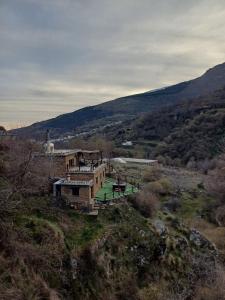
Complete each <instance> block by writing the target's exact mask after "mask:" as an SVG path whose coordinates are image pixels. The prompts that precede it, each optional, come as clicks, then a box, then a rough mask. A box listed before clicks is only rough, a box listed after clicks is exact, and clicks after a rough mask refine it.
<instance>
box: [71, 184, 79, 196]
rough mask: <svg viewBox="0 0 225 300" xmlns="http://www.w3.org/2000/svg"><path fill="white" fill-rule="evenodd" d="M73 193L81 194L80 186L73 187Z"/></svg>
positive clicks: (75, 194)
mask: <svg viewBox="0 0 225 300" xmlns="http://www.w3.org/2000/svg"><path fill="white" fill-rule="evenodd" d="M72 195H73V196H79V195H80V188H79V187H77V186H75V187H72Z"/></svg>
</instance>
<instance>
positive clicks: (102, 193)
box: [95, 178, 138, 202]
mask: <svg viewBox="0 0 225 300" xmlns="http://www.w3.org/2000/svg"><path fill="white" fill-rule="evenodd" d="M114 183H116V180H114V179H112V178H106V181H105V183H104V185H103V187H102V188H101V189H100V190H99V191H98V192H97V194H96V197H95V199H96V201H97V202H105V201H110V200H113V199H118V198H120V197H122V196H128V195H130V194H133V193H136V192H138V189H137V188H136V187H135V186H133V185H131V184H129V183H127V186H126V191H125V192H124V193H123V192H113V189H112V186H113V184H114Z"/></svg>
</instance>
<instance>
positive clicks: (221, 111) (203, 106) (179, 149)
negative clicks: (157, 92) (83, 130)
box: [105, 89, 225, 165]
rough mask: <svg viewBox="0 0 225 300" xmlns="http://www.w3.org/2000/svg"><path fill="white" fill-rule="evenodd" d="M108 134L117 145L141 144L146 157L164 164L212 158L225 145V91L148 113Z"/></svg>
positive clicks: (113, 129)
mask: <svg viewBox="0 0 225 300" xmlns="http://www.w3.org/2000/svg"><path fill="white" fill-rule="evenodd" d="M105 135H106V136H107V135H108V137H110V139H114V141H115V142H116V143H117V145H118V146H119V145H121V143H122V142H123V141H124V140H131V141H133V143H134V145H140V146H142V149H143V151H144V155H145V156H147V155H148V156H149V157H151V158H153V157H155V158H159V159H160V160H161V161H162V162H163V163H175V164H177V165H186V164H187V163H189V162H192V164H193V163H195V162H199V161H205V160H209V159H212V158H213V157H215V156H216V155H218V154H220V153H221V152H223V150H224V146H225V144H224V138H225V90H224V89H223V90H220V91H218V92H215V93H213V94H212V95H209V96H208V97H203V98H199V99H198V101H196V100H194V101H183V102H181V103H180V104H177V105H175V106H171V107H168V108H166V109H163V110H161V111H158V112H155V113H150V114H146V115H144V116H142V117H140V118H137V119H133V120H132V121H131V122H126V123H124V126H121V125H120V126H119V128H116V127H114V128H112V129H111V131H110V130H107V132H106V131H105ZM131 155H132V153H131Z"/></svg>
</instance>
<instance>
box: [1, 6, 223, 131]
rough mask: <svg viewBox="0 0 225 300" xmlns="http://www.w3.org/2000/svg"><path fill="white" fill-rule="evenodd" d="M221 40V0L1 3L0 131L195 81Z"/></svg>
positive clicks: (219, 54) (218, 54)
mask: <svg viewBox="0 0 225 300" xmlns="http://www.w3.org/2000/svg"><path fill="white" fill-rule="evenodd" d="M224 37H225V1H224V0H188V1H187V0H0V125H5V126H7V127H8V128H12V127H15V126H22V125H27V124H30V123H33V122H35V121H39V120H44V119H47V118H50V117H53V116H56V115H59V114H61V113H64V112H70V111H74V110H76V109H79V108H81V107H83V106H89V105H94V104H97V103H100V102H104V101H106V100H111V99H114V98H117V97H120V96H125V95H129V94H132V93H138V92H143V91H148V90H151V89H155V88H160V87H163V86H167V85H170V84H174V83H178V82H181V81H184V80H188V79H191V78H194V77H198V76H200V75H201V74H202V73H203V72H204V71H205V70H206V69H208V68H209V67H212V66H214V65H216V64H218V63H222V62H224V61H225V38H224Z"/></svg>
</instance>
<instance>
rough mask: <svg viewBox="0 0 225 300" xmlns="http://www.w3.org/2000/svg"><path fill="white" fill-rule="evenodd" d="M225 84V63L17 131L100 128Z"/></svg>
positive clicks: (55, 132) (40, 132)
mask: <svg viewBox="0 0 225 300" xmlns="http://www.w3.org/2000/svg"><path fill="white" fill-rule="evenodd" d="M224 86H225V63H223V64H220V65H217V66H215V67H214V68H212V69H209V70H208V71H207V72H206V73H205V74H203V75H202V76H201V77H199V78H196V79H193V80H190V81H186V82H182V83H179V84H176V85H173V86H169V87H166V88H164V89H160V90H154V91H149V92H146V93H141V94H136V95H131V96H127V97H123V98H118V99H115V100H112V101H108V102H105V103H102V104H99V105H95V106H90V107H85V108H82V109H80V110H77V111H74V112H71V113H67V114H63V115H60V116H58V117H56V118H53V119H49V120H46V121H43V122H38V123H35V124H33V125H31V126H28V127H24V128H20V129H16V130H14V133H16V134H18V135H27V136H29V135H31V134H32V136H36V137H38V136H39V137H40V136H42V135H43V133H44V132H45V131H46V129H47V128H48V129H49V128H50V129H51V130H52V134H53V136H59V135H62V134H66V133H70V134H71V133H74V132H79V131H82V130H83V129H84V128H85V129H86V128H88V129H93V128H98V127H100V126H102V125H106V124H108V123H113V122H118V121H124V120H128V119H130V118H133V117H137V116H139V115H140V114H142V113H145V112H152V111H159V110H161V109H162V108H165V107H167V106H171V105H174V104H177V103H179V102H180V101H183V100H188V99H196V101H197V100H198V98H199V97H200V96H201V97H202V96H206V95H208V94H209V93H212V92H214V91H216V90H219V89H222V88H223V87H224Z"/></svg>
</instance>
